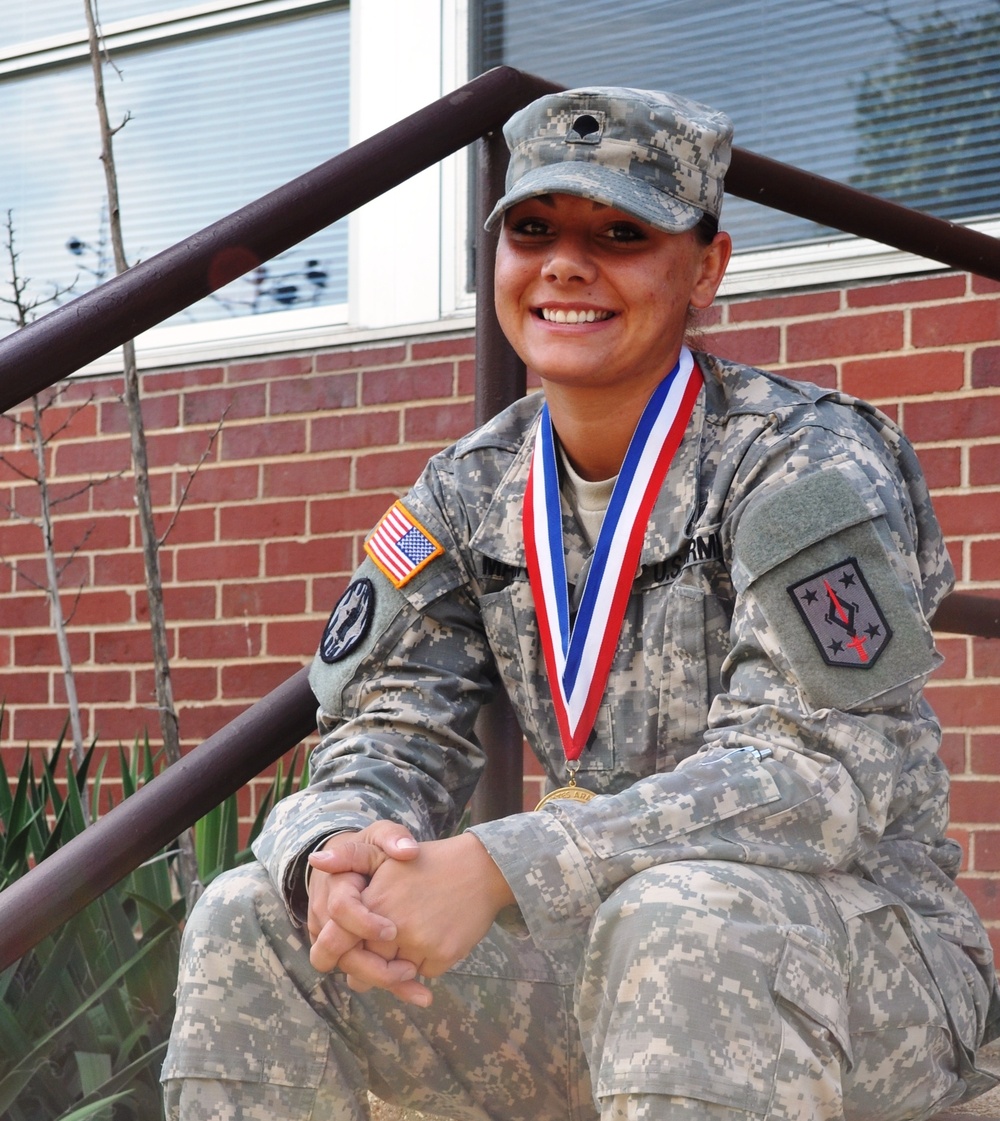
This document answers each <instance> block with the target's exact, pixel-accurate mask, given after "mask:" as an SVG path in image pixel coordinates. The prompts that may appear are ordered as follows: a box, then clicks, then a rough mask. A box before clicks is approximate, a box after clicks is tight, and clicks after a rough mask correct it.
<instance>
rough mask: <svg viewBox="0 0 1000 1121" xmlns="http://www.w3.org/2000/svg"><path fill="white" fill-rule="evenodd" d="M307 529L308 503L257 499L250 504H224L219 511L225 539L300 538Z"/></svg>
mask: <svg viewBox="0 0 1000 1121" xmlns="http://www.w3.org/2000/svg"><path fill="white" fill-rule="evenodd" d="M305 531H306V504H305V502H302V501H299V502H289V501H284V502H255V503H254V504H253V505H252V506H251V507H249V508H248V507H245V506H224V507H223V508H222V509H221V510H220V511H219V535H220V537H221V539H222V540H223V541H240V540H246V539H247V538H250V539H251V540H253V541H263V540H265V539H267V538H274V537H301V536H302V534H304V533H305Z"/></svg>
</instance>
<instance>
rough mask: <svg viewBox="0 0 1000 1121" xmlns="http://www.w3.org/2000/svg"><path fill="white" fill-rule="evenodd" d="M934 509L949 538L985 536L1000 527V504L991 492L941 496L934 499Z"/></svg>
mask: <svg viewBox="0 0 1000 1121" xmlns="http://www.w3.org/2000/svg"><path fill="white" fill-rule="evenodd" d="M934 509H935V510H936V511H937V516H938V520H939V521H940V522H941V525H942V526H943V527H944V531H945V533H946V534H948V535H949V536H961V535H964V534H985V533H989V532H990V531H991V530H995V529H996V528H997V527H998V525H1000V502H998V501H997V496H996V495H995V494H993V493H991V492H989V491H980V492H978V493H975V494H939V495H937V496H936V497H935V499H934Z"/></svg>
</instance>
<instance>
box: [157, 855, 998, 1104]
mask: <svg viewBox="0 0 1000 1121" xmlns="http://www.w3.org/2000/svg"><path fill="white" fill-rule="evenodd" d="M915 924H916V925H920V924H921V920H920V919H919V918H918V917H917V916H914V915H912V914H910V913H909V912H907V911H906V910H905V908H901V907H899V906H892V905H891V900H890V899H889V898H887V897H886V896H885V895H884V894H883V893H882V892H881V891H880V890H879V889H878V888H875V887H873V886H872V885H869V884H866V883H862V882H859V881H857V880H855V879H853V878H852V877H849V876H844V875H831V876H808V875H801V874H798V873H792V872H784V871H779V870H774V869H767V868H757V867H752V866H748V865H740V864H734V863H728V862H715V861H693V862H687V863H677V864H667V865H662V866H659V867H657V868H653V869H650V870H649V871H646V872H643V873H640V874H639V875H637V876H635V877H634V878H633V879H631V880H629V881H628V882H627V883H625V884H624V885H622V887H620V888H619V889H618V890H617V891H616V892H615V893H614V894H613V895H612V896H611V897H610V898H609V899H608V900H607V901H606V902H605V903H604V904H603V906H602V907H601V908H600V910H599V912H598V913H597V915H596V916H595V918H594V920H593V922H592V923H591V924H590V927H589V930H586V931H584V932H582V933H581V934H580V935H579V937H578V938H577V940H576V941H575V942H574V941H573V940H572V939H570V940H569V942H568V943H567V946H564V947H561V948H560V951H559V952H558V953H552V952H545V951H543V950H542V949H541V948H539V947H538V946H536V945H535V944H534V943H533V942H532V941H531V940H530V938H528V937H527V936H525V935H523V934H517V933H512V932H508V931H505V930H503V929H501V928H499V927H497V926H494V928H493V930H492V931H491V933H490V935H489V936H488V937H487V938H486V939H484V941H483V942H482V943H481V944H480V945H479V946H478V947H477V948H476V950H475V951H474V952H473V953H472V954H471V955H470V956H469V957H468V958H467V959H466V960H465V961H463V962H461V963H459V965H458V966H456V967H455V969H454V970H452V971H451V972H450V973H448V974H447V975H445V976H444V977H441V978H439V979H437V980H435V981H433V982H431V986H432V988H433V991H434V1002H433V1004H432V1005H431V1007H430V1008H428V1009H419V1008H414V1007H410V1006H407V1005H403V1004H401V1003H399V1002H398V1001H396V1000H395V999H394V998H392V997H390V996H388V995H387V994H385V993H382V992H378V991H373V992H370V993H366V994H363V995H362V994H357V993H353V992H351V991H350V990H349V989H348V987H347V985H346V983H345V982H344V980H343V977H342V976H340V975H337V974H331V975H328V976H324V975H321V974H318V973H316V972H315V971H314V970H313V969H312V967H311V966H310V964H309V960H308V945H307V942H306V941H305V939H304V937H303V933H302V932H300V931H299V930H297V929H296V928H295V927H294V926H293V925H292V924H291V923H290V922H289V919H288V916H287V914H286V911H285V907H284V905H283V903H282V901H281V900H280V898H279V896H278V895H277V893H276V892H275V890H274V888H273V886H272V885H271V883H270V881H269V879H268V878H267V876H266V874H265V873H264V872H263V870H262V869H261V868H260V867H258V866H255V865H254V866H250V867H248V868H243V869H238V870H236V871H234V872H231V873H229V874H227V875H226V876H224V877H220V879H219V880H217V881H216V882H215V883H214V884H213V885H212V886H211V887H210V888H209V890H208V891H207V892H206V893H205V895H204V896H203V898H202V900H201V901H200V903H199V904H198V906H197V907H196V909H195V911H194V912H193V914H192V916H191V918H190V920H189V923H188V926H187V929H186V931H185V938H184V949H183V956H182V963H181V974H180V982H179V989H178V1006H177V1017H176V1021H175V1024H174V1030H173V1035H172V1038H171V1043H170V1048H169V1051H168V1054H167V1058H166V1062H165V1064H164V1070H163V1079H164V1085H165V1094H166V1103H167V1117H168V1119H170V1121H177V1119H182V1121H306V1119H310V1121H320V1119H322V1121H365V1119H366V1118H367V1117H368V1097H367V1091H368V1090H369V1089H370V1090H371V1091H372V1092H373V1093H374V1094H375V1095H377V1096H378V1097H381V1098H384V1099H386V1100H388V1101H393V1102H397V1103H401V1104H406V1105H409V1106H412V1107H414V1108H416V1109H420V1110H423V1111H426V1112H430V1113H435V1114H440V1115H442V1116H446V1117H453V1118H458V1119H463V1121H466V1119H467V1121H556V1119H560V1121H561V1119H566V1121H594V1119H596V1118H597V1117H598V1116H600V1117H601V1118H602V1119H603V1121H640V1119H642V1121H670V1119H673V1118H677V1119H683V1121H690V1119H692V1118H695V1117H697V1118H699V1119H705V1118H708V1119H710V1121H723V1119H726V1121H735V1119H736V1118H750V1117H765V1118H774V1119H781V1121H802V1119H804V1118H809V1119H811V1121H833V1119H839V1118H848V1119H862V1118H863V1119H866V1121H867V1119H874V1118H880V1119H884V1121H894V1119H897V1118H899V1119H902V1118H910V1119H920V1118H925V1117H929V1116H930V1115H931V1114H932V1113H934V1112H935V1111H936V1110H938V1109H941V1108H944V1107H945V1106H947V1105H949V1104H951V1103H953V1102H955V1101H957V1100H959V1099H961V1098H962V1097H963V1096H964V1095H965V1094H966V1093H967V1091H968V1087H967V1086H966V1084H965V1083H964V1082H963V1080H962V1078H961V1077H960V1075H959V1073H958V1065H957V1063H956V1048H960V1047H961V1046H962V1045H963V1044H964V1045H965V1046H967V1047H970V1048H974V1046H975V1043H976V1041H977V1040H978V1038H979V1034H980V1021H981V1018H982V1015H983V1011H984V1009H985V1007H986V1003H987V998H988V993H987V991H986V986H985V984H984V983H983V981H982V980H981V978H980V977H979V974H978V973H977V971H976V970H975V969H974V968H972V966H971V963H970V962H969V961H968V959H967V957H966V955H965V954H964V952H963V951H961V950H960V949H959V948H957V947H954V946H951V945H949V944H947V943H944V942H941V941H940V940H936V939H935V936H934V935H933V934H932V933H931V932H930V931H928V930H927V929H923V930H922V931H921V932H920V934H919V941H920V944H921V947H922V949H923V953H921V952H918V950H917V948H916V945H915V941H914V930H915ZM928 946H930V953H931V955H932V956H934V960H933V961H932V970H929V969H928V968H927V964H926V960H925V959H926V958H927V954H928V949H927V947H928ZM935 955H936V956H935ZM935 978H936V980H935ZM942 978H944V979H945V983H942ZM942 993H944V994H945V995H942ZM946 1003H947V1008H946ZM595 1103H596V1104H595Z"/></svg>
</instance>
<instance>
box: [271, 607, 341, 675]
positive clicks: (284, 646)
mask: <svg viewBox="0 0 1000 1121" xmlns="http://www.w3.org/2000/svg"><path fill="white" fill-rule="evenodd" d="M331 607H332V604H331ZM325 622H326V616H323V617H322V618H316V619H300V620H297V621H294V622H283V623H275V622H272V623H268V625H267V654H268V657H270V658H298V659H299V665H303V664H305V662H307V661H309V660H310V659H311V658H312V656H313V654H314V653H315V651H316V647H317V645H318V644H319V639H320V635H321V634H322V632H323V624H324V623H325Z"/></svg>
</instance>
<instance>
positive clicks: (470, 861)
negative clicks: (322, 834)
mask: <svg viewBox="0 0 1000 1121" xmlns="http://www.w3.org/2000/svg"><path fill="white" fill-rule="evenodd" d="M309 863H310V864H311V865H312V874H311V877H310V881H309V913H308V920H307V926H308V930H309V937H310V939H311V941H312V949H311V951H310V954H309V958H310V961H311V962H312V964H313V967H314V968H315V969H317V970H319V971H320V972H323V973H326V972H329V971H330V970H333V969H339V970H341V971H342V972H344V973H346V974H347V982H348V984H349V986H350V987H351V988H352V989H354V990H355V991H356V992H366V991H367V990H368V989H371V988H383V989H387V990H388V991H389V992H391V993H393V994H394V995H395V996H397V997H398V998H399V999H400V1000H402V1001H405V1002H406V1003H409V1004H416V1005H419V1006H421V1007H427V1005H429V1004H430V1003H431V992H430V989H429V988H428V987H427V986H426V985H424V984H422V983H421V981H420V980H418V977H425V978H427V977H439V976H440V975H441V974H442V973H444V972H445V971H446V970H448V969H450V968H451V967H452V966H453V965H454V964H455V963H456V962H459V961H461V960H462V958H464V957H465V956H466V955H467V954H468V953H469V951H470V950H471V949H472V948H473V946H475V945H476V943H477V942H479V941H480V939H482V938H483V936H484V935H485V934H486V932H487V931H488V930H489V928H490V925H491V924H492V922H493V920H494V919H495V918H496V916H497V913H498V912H499V911H500V910H501V909H502V908H503V907H505V906H506V905H507V904H508V903H512V902H513V901H514V896H513V894H512V893H511V890H510V887H509V886H508V884H507V881H506V880H505V879H504V878H503V875H502V874H501V872H500V870H499V868H498V867H497V866H496V864H495V863H494V862H493V859H492V857H490V855H489V853H488V852H487V851H486V849H485V848H484V847H483V845H482V844H481V843H480V842H479V840H478V839H477V838H476V837H475V835H474V834H472V833H462V834H459V835H458V836H456V837H448V838H446V839H445V840H441V841H424V842H418V841H416V840H414V838H413V837H412V836H411V834H410V833H409V831H408V830H407V829H406V828H405V827H404V826H402V825H397V824H396V823H395V822H391V821H377V822H374V823H373V824H371V825H369V826H367V827H366V828H365V829H362V830H360V831H359V832H356V833H338V834H336V835H335V836H333V837H331V838H330V839H329V840H328V841H327V842H326V843H325V844H324V845H323V847H322V848H321V849H319V850H318V851H316V852H314V853H312V854H311V855H310V857H309Z"/></svg>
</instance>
